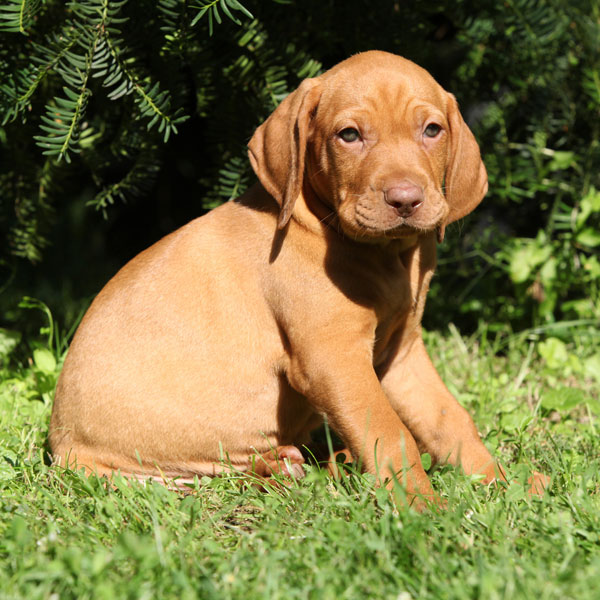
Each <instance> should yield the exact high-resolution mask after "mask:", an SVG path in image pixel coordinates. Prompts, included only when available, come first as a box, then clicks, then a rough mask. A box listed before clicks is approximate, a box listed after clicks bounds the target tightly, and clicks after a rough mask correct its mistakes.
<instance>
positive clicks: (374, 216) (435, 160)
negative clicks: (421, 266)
mask: <svg viewBox="0 0 600 600" xmlns="http://www.w3.org/2000/svg"><path fill="white" fill-rule="evenodd" d="M410 66H411V67H412V66H413V65H410ZM355 73H356V76H355V77H354V78H352V79H350V80H349V79H348V77H347V75H346V74H345V76H344V77H343V78H342V77H336V76H335V74H334V75H333V76H332V77H331V79H329V80H328V79H326V80H325V81H324V82H323V93H322V95H321V98H320V102H319V105H318V107H317V111H316V113H315V114H314V117H313V119H312V126H311V131H310V135H309V141H308V148H307V150H308V153H307V164H306V168H307V171H306V174H307V177H308V182H309V184H310V186H311V187H312V188H313V190H314V191H315V193H316V194H317V196H318V197H320V198H323V199H327V203H328V204H329V205H331V204H333V208H334V209H335V210H336V212H337V215H338V219H339V223H340V226H341V228H342V229H343V231H344V233H346V235H348V236H350V237H353V238H355V239H360V238H381V237H386V238H400V237H406V236H412V235H415V234H416V233H422V232H426V231H431V230H433V229H435V228H436V227H438V226H439V225H440V224H442V223H443V222H444V221H445V220H446V219H447V217H448V214H449V210H450V209H449V205H448V203H447V201H446V198H445V195H444V190H443V185H444V177H445V173H446V170H447V167H448V160H449V154H450V136H451V132H450V125H449V120H448V116H447V111H448V104H449V96H448V94H447V93H446V92H444V90H443V89H442V88H441V87H440V86H439V85H438V84H437V83H435V81H434V80H433V79H432V78H431V77H430V76H429V75H428V74H427V73H426V72H425V71H423V70H422V69H420V68H418V67H416V66H414V68H409V69H408V72H407V69H405V70H403V71H399V70H398V69H397V68H395V69H394V68H391V69H390V68H385V67H384V68H378V69H374V70H373V69H368V70H365V71H361V70H360V69H357V70H355Z"/></svg>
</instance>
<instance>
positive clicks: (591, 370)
mask: <svg viewBox="0 0 600 600" xmlns="http://www.w3.org/2000/svg"><path fill="white" fill-rule="evenodd" d="M583 372H584V373H585V375H587V376H588V377H593V378H594V379H595V380H596V381H598V382H599V383H600V352H597V353H596V354H593V355H592V356H589V357H588V358H586V359H584V361H583Z"/></svg>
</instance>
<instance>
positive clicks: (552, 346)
mask: <svg viewBox="0 0 600 600" xmlns="http://www.w3.org/2000/svg"><path fill="white" fill-rule="evenodd" d="M537 349H538V352H539V353H540V356H541V357H542V358H543V359H544V360H545V361H546V363H547V365H548V366H549V367H550V368H551V369H557V368H559V367H562V366H564V365H565V363H566V362H567V360H568V358H569V353H568V351H567V346H566V344H565V343H564V342H563V341H562V340H559V339H558V338H552V337H551V338H548V339H546V340H544V341H542V342H540V343H539V344H538V345H537Z"/></svg>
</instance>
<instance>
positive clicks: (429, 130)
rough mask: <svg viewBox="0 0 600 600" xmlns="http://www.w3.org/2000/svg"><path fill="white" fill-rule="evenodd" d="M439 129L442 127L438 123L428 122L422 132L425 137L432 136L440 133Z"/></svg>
mask: <svg viewBox="0 0 600 600" xmlns="http://www.w3.org/2000/svg"><path fill="white" fill-rule="evenodd" d="M441 130H442V127H441V126H440V125H438V124H437V123H430V124H429V125H427V127H426V128H425V131H424V132H423V133H424V134H425V135H426V136H427V137H430V138H434V137H436V136H437V135H438V134H439V133H440V131H441Z"/></svg>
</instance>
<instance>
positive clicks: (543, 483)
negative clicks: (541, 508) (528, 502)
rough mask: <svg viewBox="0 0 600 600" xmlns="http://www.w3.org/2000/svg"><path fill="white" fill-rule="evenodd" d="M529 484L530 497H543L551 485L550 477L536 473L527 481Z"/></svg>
mask: <svg viewBox="0 0 600 600" xmlns="http://www.w3.org/2000/svg"><path fill="white" fill-rule="evenodd" d="M527 484H528V485H529V492H528V493H529V495H530V496H543V495H544V492H545V491H546V488H547V487H548V486H549V485H550V477H548V476H547V475H544V474H543V473H538V472H537V471H534V472H533V473H532V475H531V477H529V479H528V480H527Z"/></svg>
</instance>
